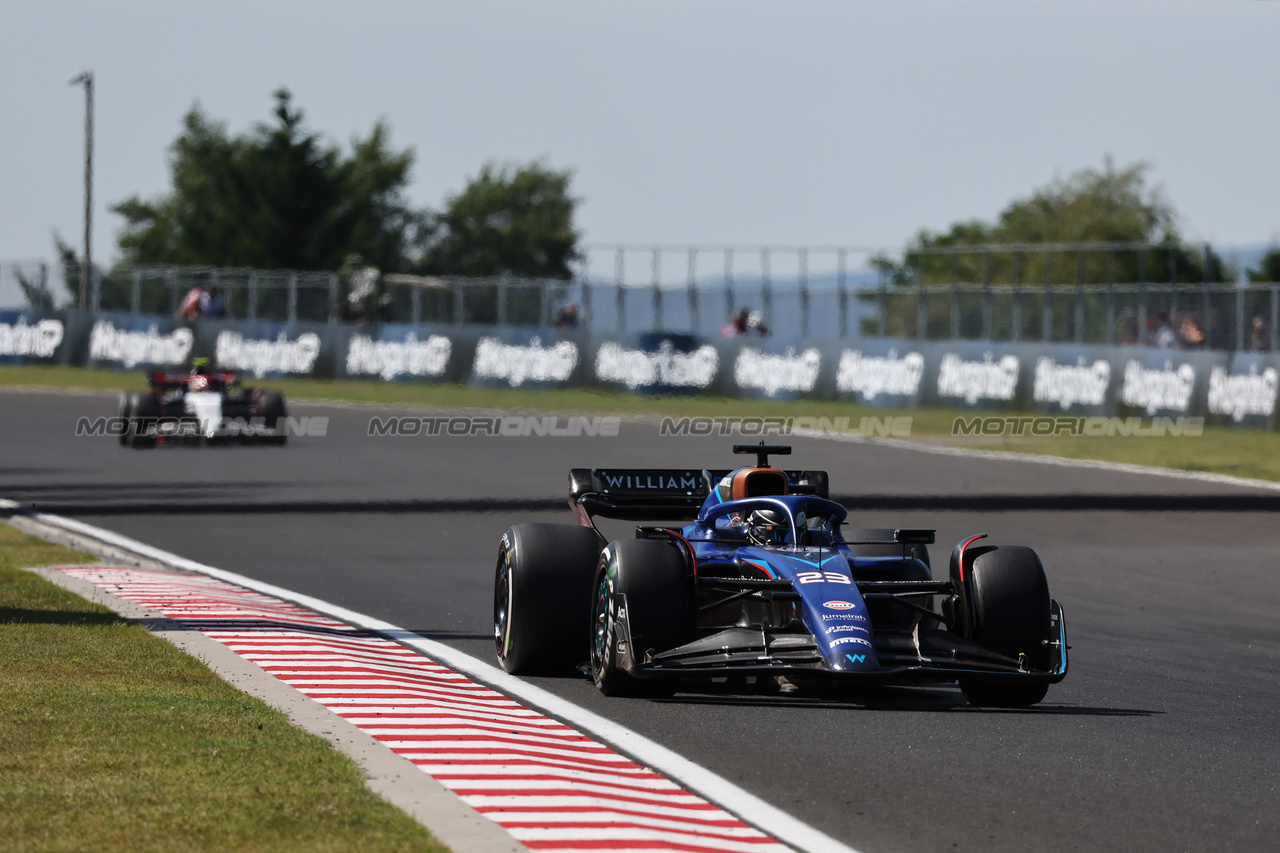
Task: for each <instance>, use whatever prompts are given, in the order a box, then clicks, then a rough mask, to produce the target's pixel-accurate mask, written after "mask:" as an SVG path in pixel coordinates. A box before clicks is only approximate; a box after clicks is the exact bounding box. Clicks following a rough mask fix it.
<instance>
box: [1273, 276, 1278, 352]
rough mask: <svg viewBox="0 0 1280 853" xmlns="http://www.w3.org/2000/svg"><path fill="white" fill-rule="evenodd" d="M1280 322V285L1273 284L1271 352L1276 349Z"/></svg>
mask: <svg viewBox="0 0 1280 853" xmlns="http://www.w3.org/2000/svg"><path fill="white" fill-rule="evenodd" d="M1278 323H1280V285H1275V284H1273V285H1271V352H1275V351H1276V336H1277V334H1280V329H1277V328H1276V325H1277V324H1278Z"/></svg>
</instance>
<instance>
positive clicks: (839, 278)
mask: <svg viewBox="0 0 1280 853" xmlns="http://www.w3.org/2000/svg"><path fill="white" fill-rule="evenodd" d="M848 260H849V258H848V254H847V253H846V251H845V250H844V249H841V250H840V251H839V252H838V253H837V254H836V301H837V302H838V303H839V305H840V337H842V338H846V337H848V336H849V291H848V290H846V289H845V275H846V272H847V269H846V267H847V264H848Z"/></svg>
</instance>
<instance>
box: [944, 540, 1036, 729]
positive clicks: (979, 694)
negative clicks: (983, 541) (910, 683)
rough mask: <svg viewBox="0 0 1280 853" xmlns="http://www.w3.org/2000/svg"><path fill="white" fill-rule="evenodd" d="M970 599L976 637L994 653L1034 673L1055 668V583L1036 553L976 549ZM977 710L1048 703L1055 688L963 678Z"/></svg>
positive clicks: (1009, 547) (962, 686)
mask: <svg viewBox="0 0 1280 853" xmlns="http://www.w3.org/2000/svg"><path fill="white" fill-rule="evenodd" d="M974 553H975V556H974V558H973V565H972V567H971V568H970V569H969V582H968V584H967V586H968V594H969V596H970V597H971V599H972V601H971V613H972V618H973V623H972V628H971V631H970V633H971V635H972V636H971V637H970V639H972V640H973V641H974V642H976V643H980V644H981V645H983V646H985V647H986V648H988V649H991V650H992V651H993V652H999V653H1000V654H1002V655H1005V656H1007V657H1011V658H1014V659H1015V660H1016V659H1021V660H1022V661H1023V662H1024V664H1025V665H1026V667H1027V668H1028V669H1032V670H1038V671H1041V672H1043V671H1046V670H1048V668H1049V647H1048V646H1047V645H1046V644H1045V640H1048V639H1050V623H1051V617H1050V604H1049V582H1048V581H1047V580H1046V579H1045V576H1044V567H1043V566H1042V565H1041V564H1040V558H1039V556H1037V555H1036V552H1035V551H1032V550H1031V549H1030V548H1026V547H1023V546H1021V545H1005V546H1002V547H998V548H997V547H994V546H990V547H985V548H979V549H974ZM960 689H961V691H963V692H964V698H965V699H967V700H969V703H970V704H971V705H985V706H988V707H995V708H1025V707H1027V706H1028V705H1034V704H1035V703H1037V702H1039V701H1040V700H1041V699H1043V698H1044V696H1045V693H1047V692H1048V691H1049V685H1048V684H1045V683H1043V682H1041V683H1017V682H1008V681H983V680H981V679H972V678H961V679H960Z"/></svg>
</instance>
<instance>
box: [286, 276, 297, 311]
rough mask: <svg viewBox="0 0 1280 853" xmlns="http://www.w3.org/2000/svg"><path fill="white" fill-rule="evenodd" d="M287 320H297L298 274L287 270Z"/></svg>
mask: <svg viewBox="0 0 1280 853" xmlns="http://www.w3.org/2000/svg"><path fill="white" fill-rule="evenodd" d="M288 320H289V322H290V323H296V322H298V274H297V273H296V272H295V271H293V270H290V271H289V307H288Z"/></svg>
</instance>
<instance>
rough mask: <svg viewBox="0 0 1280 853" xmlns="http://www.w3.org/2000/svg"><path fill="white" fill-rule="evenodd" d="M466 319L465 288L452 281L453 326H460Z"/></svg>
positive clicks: (456, 281)
mask: <svg viewBox="0 0 1280 853" xmlns="http://www.w3.org/2000/svg"><path fill="white" fill-rule="evenodd" d="M466 319H467V287H466V285H465V284H464V283H463V282H461V281H458V280H457V279H455V280H454V281H453V324H454V325H455V326H461V325H462V324H463V323H465V322H466Z"/></svg>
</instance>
